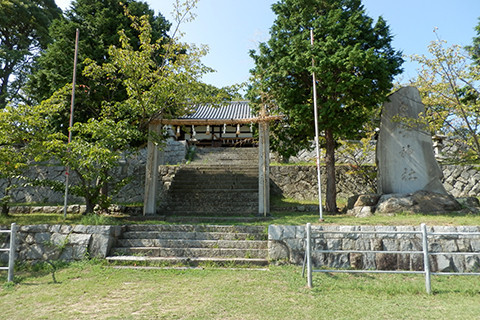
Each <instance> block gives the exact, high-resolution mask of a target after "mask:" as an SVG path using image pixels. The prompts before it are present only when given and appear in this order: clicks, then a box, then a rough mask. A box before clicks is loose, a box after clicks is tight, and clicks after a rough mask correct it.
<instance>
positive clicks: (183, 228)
mask: <svg viewBox="0 0 480 320" xmlns="http://www.w3.org/2000/svg"><path fill="white" fill-rule="evenodd" d="M125 230H126V231H158V232H164V231H173V232H218V233H222V232H223V233H237V234H238V233H259V234H262V235H265V236H266V235H267V229H266V228H265V227H264V226H251V225H214V224H201V225H195V224H130V225H126V226H125Z"/></svg>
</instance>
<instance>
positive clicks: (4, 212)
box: [0, 202, 10, 217]
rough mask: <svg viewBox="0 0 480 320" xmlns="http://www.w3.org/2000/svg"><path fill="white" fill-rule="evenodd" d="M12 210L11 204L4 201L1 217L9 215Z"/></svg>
mask: <svg viewBox="0 0 480 320" xmlns="http://www.w3.org/2000/svg"><path fill="white" fill-rule="evenodd" d="M9 212H10V206H9V205H8V202H3V203H2V211H0V217H8V216H9V214H8V213H9Z"/></svg>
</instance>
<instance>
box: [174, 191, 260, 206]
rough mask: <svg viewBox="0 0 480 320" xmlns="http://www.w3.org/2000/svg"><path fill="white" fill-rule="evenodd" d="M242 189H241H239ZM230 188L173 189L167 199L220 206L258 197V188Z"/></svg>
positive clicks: (240, 202)
mask: <svg viewBox="0 0 480 320" xmlns="http://www.w3.org/2000/svg"><path fill="white" fill-rule="evenodd" d="M185 190H187V189H185ZM239 190H242V189H239ZM239 190H235V189H231V190H224V189H223V190H214V189H210V190H208V189H207V190H202V191H195V190H191V191H190V192H188V193H187V192H182V190H178V189H177V190H175V192H172V193H171V194H169V196H168V201H170V202H171V201H181V202H182V203H185V204H187V203H189V204H194V205H202V204H211V203H214V204H215V205H217V206H218V205H219V204H220V203H221V204H222V206H228V205H232V204H233V203H235V204H236V205H238V204H248V203H249V201H255V200H256V199H258V190H254V189H245V190H242V191H239Z"/></svg>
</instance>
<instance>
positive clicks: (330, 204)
mask: <svg viewBox="0 0 480 320" xmlns="http://www.w3.org/2000/svg"><path fill="white" fill-rule="evenodd" d="M325 140H326V150H325V164H326V167H327V168H326V169H327V190H326V199H325V210H326V211H327V212H332V213H337V212H338V209H337V188H336V183H335V139H334V137H333V131H332V130H331V129H326V130H325Z"/></svg>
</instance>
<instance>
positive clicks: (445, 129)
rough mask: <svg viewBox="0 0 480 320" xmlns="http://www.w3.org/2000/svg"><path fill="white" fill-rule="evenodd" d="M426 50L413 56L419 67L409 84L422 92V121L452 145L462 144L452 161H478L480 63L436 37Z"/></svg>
mask: <svg viewBox="0 0 480 320" xmlns="http://www.w3.org/2000/svg"><path fill="white" fill-rule="evenodd" d="M428 51H429V53H430V55H429V56H428V57H427V56H425V55H416V56H412V60H413V61H416V62H418V63H419V64H420V66H421V68H420V69H419V70H418V76H417V78H416V79H414V80H413V81H412V85H415V86H416V87H417V88H418V89H419V90H420V93H421V95H422V102H423V103H424V104H425V115H424V116H425V117H424V120H425V121H426V123H427V124H428V125H429V126H430V130H431V131H432V132H433V133H442V134H445V135H447V136H449V138H450V139H452V141H454V144H455V145H457V146H462V145H463V146H465V147H464V148H460V150H459V152H457V153H455V154H454V155H453V156H454V159H451V160H455V161H467V162H469V163H479V162H480V98H479V97H480V86H479V81H480V65H479V64H478V63H477V62H476V61H475V59H477V58H476V55H475V53H474V52H472V51H471V50H465V48H462V47H461V46H458V45H451V46H448V45H447V42H446V41H444V40H441V39H439V38H438V39H437V40H436V41H432V42H431V44H430V45H429V47H428ZM450 156H451V155H450Z"/></svg>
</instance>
